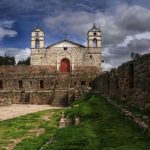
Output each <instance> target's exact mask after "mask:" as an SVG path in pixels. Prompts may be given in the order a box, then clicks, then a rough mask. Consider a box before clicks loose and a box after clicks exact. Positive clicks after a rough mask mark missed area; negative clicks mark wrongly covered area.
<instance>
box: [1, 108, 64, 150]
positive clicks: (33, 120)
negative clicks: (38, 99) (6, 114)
mask: <svg viewBox="0 0 150 150" xmlns="http://www.w3.org/2000/svg"><path fill="white" fill-rule="evenodd" d="M61 112H62V110H46V111H41V112H38V113H33V114H29V115H26V116H21V117H17V118H14V119H9V120H6V121H2V122H0V150H3V149H5V148H6V147H7V146H8V145H9V144H11V143H13V140H14V139H22V142H21V143H19V144H18V145H17V146H16V147H15V150H25V149H28V150H36V149H38V148H39V147H41V146H42V145H43V144H44V143H45V142H46V141H48V140H49V138H50V137H51V136H52V135H53V133H54V132H55V130H56V129H57V128H58V121H59V118H60V115H61ZM43 116H50V120H49V121H45V120H44V119H43ZM41 128H42V129H44V130H45V132H44V134H41V135H40V136H36V133H35V131H34V130H35V129H37V130H38V129H41Z"/></svg>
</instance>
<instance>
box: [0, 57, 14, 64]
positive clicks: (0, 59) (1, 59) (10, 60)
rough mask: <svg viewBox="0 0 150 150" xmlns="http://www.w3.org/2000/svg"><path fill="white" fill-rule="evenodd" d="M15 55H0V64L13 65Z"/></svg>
mask: <svg viewBox="0 0 150 150" xmlns="http://www.w3.org/2000/svg"><path fill="white" fill-rule="evenodd" d="M15 64H16V61H15V57H14V56H7V55H5V56H0V66H2V65H15Z"/></svg>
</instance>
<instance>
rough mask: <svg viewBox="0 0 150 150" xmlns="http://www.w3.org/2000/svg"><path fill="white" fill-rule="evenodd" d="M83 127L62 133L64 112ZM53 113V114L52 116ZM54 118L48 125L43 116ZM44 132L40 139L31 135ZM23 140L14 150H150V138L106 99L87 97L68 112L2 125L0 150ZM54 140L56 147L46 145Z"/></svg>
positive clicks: (12, 121)
mask: <svg viewBox="0 0 150 150" xmlns="http://www.w3.org/2000/svg"><path fill="white" fill-rule="evenodd" d="M62 111H65V116H67V117H69V118H72V119H73V118H74V117H75V116H79V117H80V120H81V122H80V124H79V125H76V126H75V125H71V126H68V127H66V128H61V129H58V122H59V120H60V115H61V112H62ZM51 113H53V114H52V115H51ZM47 115H49V116H51V117H50V120H49V121H44V120H43V119H42V118H43V116H47ZM40 128H44V129H45V132H44V133H43V134H41V135H39V136H36V135H35V133H34V132H33V133H32V132H29V131H31V130H33V129H40ZM19 138H22V141H21V142H20V143H18V144H17V145H16V147H15V148H14V150H38V149H40V148H41V147H42V146H43V149H42V150H150V138H149V136H148V135H147V134H146V133H144V131H142V130H141V129H139V128H138V127H137V126H136V125H135V124H133V123H132V122H131V121H130V120H128V119H126V118H125V117H124V116H122V114H120V113H119V112H118V111H117V110H116V109H115V108H114V107H113V106H112V105H111V104H109V103H108V102H107V101H106V99H105V98H103V97H100V96H96V95H90V94H87V95H85V96H83V97H82V98H81V99H80V100H78V101H76V102H75V103H74V105H73V106H72V107H71V108H68V109H65V110H48V111H42V112H38V113H34V114H29V115H26V116H22V117H18V118H14V119H10V120H7V121H3V122H0V147H1V148H0V150H4V149H2V147H7V145H8V144H10V143H11V140H12V139H19ZM50 139H52V143H50V144H47V145H45V143H46V142H47V141H49V140H50Z"/></svg>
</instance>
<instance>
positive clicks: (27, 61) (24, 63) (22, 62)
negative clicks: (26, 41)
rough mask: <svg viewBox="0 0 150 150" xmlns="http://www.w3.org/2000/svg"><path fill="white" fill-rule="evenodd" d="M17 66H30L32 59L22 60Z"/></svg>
mask: <svg viewBox="0 0 150 150" xmlns="http://www.w3.org/2000/svg"><path fill="white" fill-rule="evenodd" d="M17 65H30V57H28V58H27V59H25V60H20V61H19V62H18V63H17Z"/></svg>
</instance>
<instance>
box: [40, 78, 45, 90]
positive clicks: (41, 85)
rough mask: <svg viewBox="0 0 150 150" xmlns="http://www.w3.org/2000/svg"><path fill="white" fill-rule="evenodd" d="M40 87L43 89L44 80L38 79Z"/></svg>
mask: <svg viewBox="0 0 150 150" xmlns="http://www.w3.org/2000/svg"><path fill="white" fill-rule="evenodd" d="M40 89H44V81H43V80H40Z"/></svg>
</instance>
